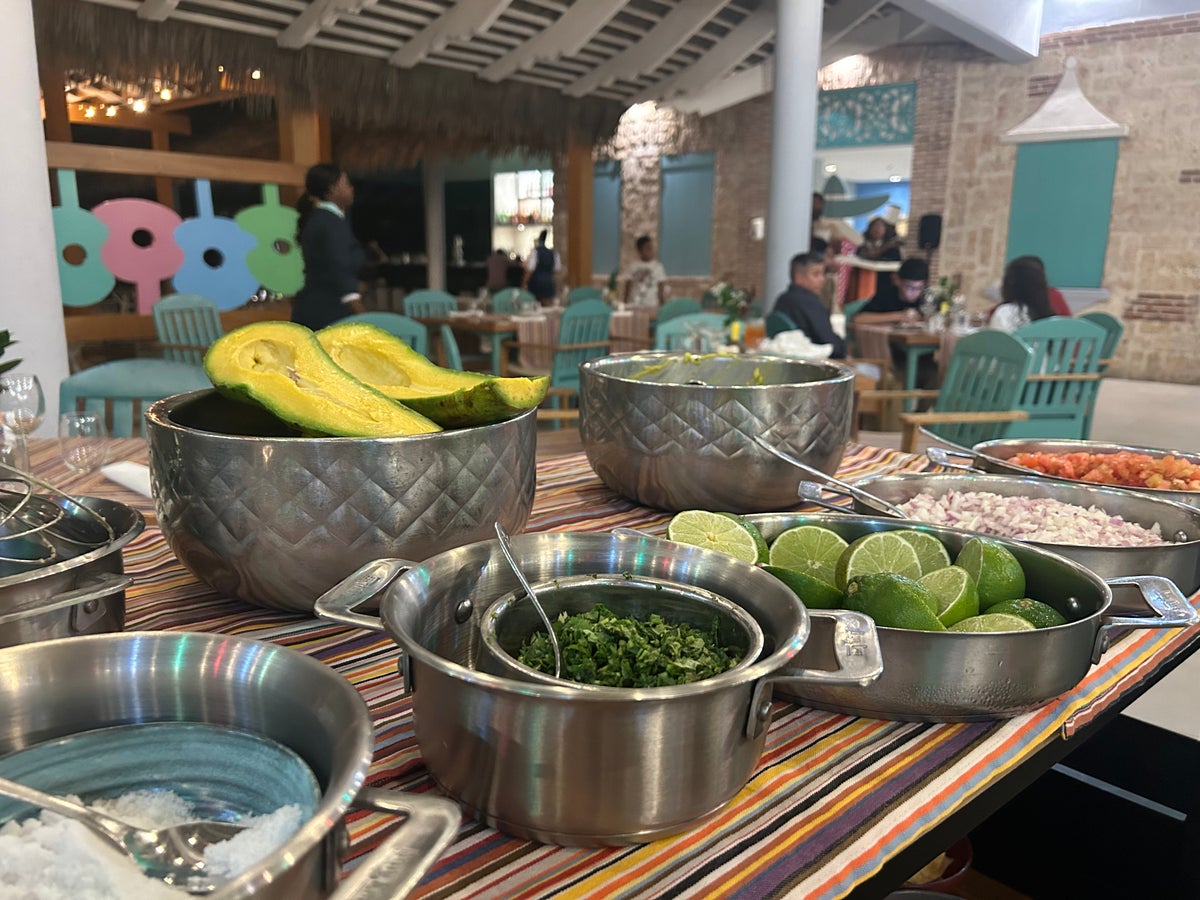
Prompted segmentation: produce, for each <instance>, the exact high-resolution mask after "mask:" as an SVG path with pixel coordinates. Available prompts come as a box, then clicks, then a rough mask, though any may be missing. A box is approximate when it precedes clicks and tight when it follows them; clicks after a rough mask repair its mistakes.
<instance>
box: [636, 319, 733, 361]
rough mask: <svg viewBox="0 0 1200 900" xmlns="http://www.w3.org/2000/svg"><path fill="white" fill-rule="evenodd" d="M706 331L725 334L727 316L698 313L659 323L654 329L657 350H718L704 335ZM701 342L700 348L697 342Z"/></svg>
mask: <svg viewBox="0 0 1200 900" xmlns="http://www.w3.org/2000/svg"><path fill="white" fill-rule="evenodd" d="M705 331H720V332H721V333H722V334H723V333H724V332H725V316H723V315H721V314H720V313H706V312H698V313H691V314H690V315H686V316H676V317H675V318H674V319H670V320H669V321H666V322H662V321H660V322H659V323H658V327H657V328H655V329H654V349H655V350H699V351H700V352H701V353H708V352H711V351H712V350H714V349H716V348H714V347H713V346H712V342H711V341H710V340H709V339H708V338H706V337H705V336H704V334H703V332H705ZM697 341H699V346H696V342H697Z"/></svg>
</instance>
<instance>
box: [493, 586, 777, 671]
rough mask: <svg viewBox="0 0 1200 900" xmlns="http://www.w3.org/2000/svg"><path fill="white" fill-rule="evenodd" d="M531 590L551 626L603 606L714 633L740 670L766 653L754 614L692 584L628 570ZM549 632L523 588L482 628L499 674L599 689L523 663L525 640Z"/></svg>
mask: <svg viewBox="0 0 1200 900" xmlns="http://www.w3.org/2000/svg"><path fill="white" fill-rule="evenodd" d="M530 586H531V587H532V588H533V592H534V593H535V594H537V598H538V602H539V603H540V604H541V605H542V608H543V609H544V610H545V611H546V615H547V616H549V617H550V621H551V622H554V621H557V620H558V617H559V615H560V614H562V613H566V614H567V615H579V614H581V613H586V612H588V611H590V610H591V609H593V608H594V607H596V606H598V605H603V606H604V607H606V608H607V609H608V610H610V611H611V612H612V613H614V614H615V615H618V616H628V617H630V618H634V619H639V620H646V619H648V618H649V617H650V616H651V615H658V616H661V617H662V618H663V619H664V620H666V621H667V622H670V623H673V624H680V623H686V624H688V625H690V626H692V627H693V628H695V629H697V630H699V631H702V632H711V633H713V634H714V635H715V637H716V639H717V645H718V646H720V647H728V648H730V649H731V650H733V651H735V652H736V653H737V654H738V662H737V665H739V666H748V665H750V664H751V663H753V662H754V661H755V660H756V659H758V657H759V654H761V653H762V650H763V633H762V629H761V628H759V627H758V622H756V621H755V620H754V617H753V616H752V615H750V614H749V613H748V612H746V611H745V610H744V609H742V608H741V607H740V606H738V605H737V604H736V603H733V602H732V601H730V600H728V599H727V598H725V597H722V596H720V595H718V594H714V593H713V592H712V591H706V590H703V589H701V588H698V587H692V586H691V585H686V584H675V583H673V582H670V581H664V580H663V579H661V578H650V577H648V576H645V575H634V574H632V573H629V572H626V573H623V574H620V575H607V574H595V575H582V576H576V577H573V578H555V579H554V580H552V581H546V582H542V583H541V584H534V585H530ZM545 628H546V626H545V625H544V624H543V623H542V619H541V617H540V616H539V615H538V613H537V610H536V609H534V607H533V604H532V603H531V602H530V600H529V595H528V594H526V593H525V591H524V590H523V589H519V590H516V591H511V592H509V593H507V594H505V595H504V596H503V597H501V598H500V599H499V600H497V601H496V602H495V603H493V604H492V605H491V606H489V607H488V608H487V610H486V611H485V612H484V614H483V618H482V620H481V621H480V623H479V630H480V633H481V634H482V635H483V643H484V646H486V647H487V648H488V650H489V651H490V652H491V654H492V656H493V657H494V658H495V659H496V661H497V662H499V663H500V668H499V670H497V671H496V672H495V674H497V675H504V676H507V677H509V678H518V679H521V680H524V681H538V682H541V683H543V684H557V685H560V686H561V685H564V684H566V685H570V686H572V687H584V688H588V687H596V685H591V684H587V683H582V682H577V681H572V680H569V679H568V680H566V681H564V679H563V678H555V677H554V675H553V674H550V675H547V674H546V673H544V672H541V671H539V670H538V669H534V668H531V667H529V666H527V665H525V664H524V663H522V662H521V661H520V660H519V659H518V657H519V656H520V655H521V648H522V646H523V645H524V644H525V642H526V641H527V640H529V638H530V637H531V636H533V635H536V634H537V633H538V632H542V633H545ZM563 665H564V667H565V665H566V662H565V659H564V663H563Z"/></svg>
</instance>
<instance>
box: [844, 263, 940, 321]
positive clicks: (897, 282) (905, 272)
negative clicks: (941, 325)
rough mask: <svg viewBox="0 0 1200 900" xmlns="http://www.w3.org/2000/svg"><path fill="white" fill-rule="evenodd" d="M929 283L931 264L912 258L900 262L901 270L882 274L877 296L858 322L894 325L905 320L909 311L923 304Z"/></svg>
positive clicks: (861, 311)
mask: <svg viewBox="0 0 1200 900" xmlns="http://www.w3.org/2000/svg"><path fill="white" fill-rule="evenodd" d="M928 281H929V264H928V263H926V262H925V260H923V259H917V258H915V257H910V258H908V259H906V260H904V262H902V263H900V270H899V271H898V272H892V273H891V274H890V275H888V276H886V278H885V277H884V276H883V273H880V279H879V284H878V285H877V286H876V288H875V294H874V296H873V297H871V299H870V300H869V301H868V302H867V305H866V306H864V307H863V308H862V309H861V310H859V311H858V314H857V315H856V316H855V317H854V321H855V322H860V323H864V324H868V325H869V324H871V323H872V322H895V321H897V320H899V319H902V318H903V317H904V313H905V312H906V311H907V310H910V309H911V310H916V309H917V307H918V306H919V305H920V302H921V293H922V292H923V291H924V290H925V285H926V283H927V282H928Z"/></svg>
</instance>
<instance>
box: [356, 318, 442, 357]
mask: <svg viewBox="0 0 1200 900" xmlns="http://www.w3.org/2000/svg"><path fill="white" fill-rule="evenodd" d="M341 321H342V322H364V323H366V324H367V325H374V326H375V327H376V328H382V329H383V330H384V331H386V332H387V333H388V334H394V335H395V336H396V337H398V338H400V339H401V340H403V341H404V342H405V343H406V344H408V346H410V347H412V348H413V349H414V350H416V351H417V352H418V353H420V354H421V355H423V356H428V355H429V329H428V328H426V327H425V326H424V325H422V324H421V323H420V322H418V321H417V320H416V319H410V318H409V317H408V316H402V315H400V313H390V312H366V313H359V314H358V315H356V316H347V317H346V318H344V319H342V320H341Z"/></svg>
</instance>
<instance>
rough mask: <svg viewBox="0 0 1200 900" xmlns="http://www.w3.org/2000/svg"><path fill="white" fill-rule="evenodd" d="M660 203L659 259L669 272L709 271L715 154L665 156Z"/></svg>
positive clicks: (693, 273)
mask: <svg viewBox="0 0 1200 900" xmlns="http://www.w3.org/2000/svg"><path fill="white" fill-rule="evenodd" d="M660 202H661V204H662V217H661V219H660V220H659V238H658V258H659V259H660V260H662V264H663V268H665V269H666V270H667V275H708V274H710V272H711V270H712V216H713V155H712V154H711V153H684V154H681V155H679V156H664V157H663V158H662V199H661V201H660Z"/></svg>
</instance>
